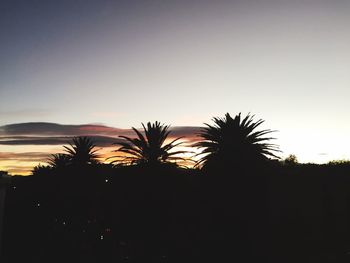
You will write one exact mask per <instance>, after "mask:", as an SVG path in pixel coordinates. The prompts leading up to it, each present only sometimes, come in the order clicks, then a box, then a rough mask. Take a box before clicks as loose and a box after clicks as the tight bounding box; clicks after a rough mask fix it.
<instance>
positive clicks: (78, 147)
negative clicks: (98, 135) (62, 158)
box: [64, 137, 98, 165]
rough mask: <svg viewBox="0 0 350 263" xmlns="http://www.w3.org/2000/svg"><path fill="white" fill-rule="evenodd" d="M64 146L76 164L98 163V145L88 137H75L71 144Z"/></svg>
mask: <svg viewBox="0 0 350 263" xmlns="http://www.w3.org/2000/svg"><path fill="white" fill-rule="evenodd" d="M64 148H65V149H66V153H67V155H68V156H69V158H70V159H71V162H72V164H74V165H86V164H93V163H98V155H97V154H96V152H97V150H96V149H95V148H96V145H95V144H94V142H93V141H92V140H91V139H90V138H88V137H74V138H73V139H72V142H71V143H69V146H64Z"/></svg>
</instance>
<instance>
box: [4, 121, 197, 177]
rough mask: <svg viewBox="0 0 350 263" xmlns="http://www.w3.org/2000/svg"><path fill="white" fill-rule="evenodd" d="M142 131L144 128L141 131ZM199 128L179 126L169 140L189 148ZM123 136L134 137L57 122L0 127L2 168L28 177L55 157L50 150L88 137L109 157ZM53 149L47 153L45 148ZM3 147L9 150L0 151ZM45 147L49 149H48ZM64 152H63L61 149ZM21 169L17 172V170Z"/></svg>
mask: <svg viewBox="0 0 350 263" xmlns="http://www.w3.org/2000/svg"><path fill="white" fill-rule="evenodd" d="M140 130H142V129H140ZM199 130H200V127H192V126H177V127H171V133H170V135H169V139H173V138H175V137H176V138H177V137H184V141H186V142H187V144H188V145H190V144H191V143H192V142H194V141H197V140H198V139H199V138H198V132H199ZM120 135H124V136H129V137H135V132H134V131H133V130H132V129H120V128H115V127H109V126H105V125H99V124H83V125H64V124H58V123H46V122H30V123H17V124H10V125H5V126H0V162H1V163H0V167H1V168H0V169H6V170H8V171H10V172H12V173H21V174H29V172H30V170H31V169H32V167H33V164H34V165H35V164H38V163H45V161H46V160H47V158H48V156H49V155H50V154H52V152H51V150H49V149H51V148H52V147H53V146H57V145H67V144H68V143H69V142H70V140H71V139H72V137H74V136H89V137H90V138H92V139H93V141H94V142H95V144H96V146H98V147H100V149H101V150H102V151H103V152H104V153H103V156H108V155H110V154H108V153H107V152H106V151H107V150H108V149H109V148H110V147H112V146H113V144H114V143H116V142H120V141H121V139H120V138H119V137H118V136H120ZM45 145H47V146H50V147H48V148H47V149H48V150H47V151H44V152H43V151H40V150H42V148H40V147H42V146H45ZM12 146H13V147H17V148H18V147H27V148H26V149H28V147H30V151H25V152H18V150H17V152H10V150H9V147H12ZM1 147H6V151H4V152H1ZM45 148H46V147H45ZM62 150H63V149H62ZM16 167H17V168H18V169H17V168H16Z"/></svg>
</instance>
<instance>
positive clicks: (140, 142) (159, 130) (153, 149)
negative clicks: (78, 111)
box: [113, 121, 185, 164]
mask: <svg viewBox="0 0 350 263" xmlns="http://www.w3.org/2000/svg"><path fill="white" fill-rule="evenodd" d="M142 127H143V130H144V135H143V134H142V133H141V132H140V131H138V130H137V129H135V128H134V127H132V129H133V130H134V132H135V133H136V135H137V138H130V137H127V136H119V137H120V138H123V139H124V141H122V142H117V143H115V144H117V145H119V146H121V147H120V148H119V149H118V150H116V152H122V153H124V154H126V155H125V156H113V158H118V160H117V161H114V162H119V163H121V164H157V163H158V164H159V163H166V162H170V161H176V160H183V158H181V157H179V156H176V155H178V154H181V153H185V151H171V150H172V149H173V148H175V147H176V146H179V145H181V144H182V142H177V141H178V140H180V139H182V137H180V138H177V139H175V140H173V141H171V142H170V143H167V144H165V140H166V139H167V138H168V136H169V134H170V131H169V126H168V125H164V124H161V123H160V122H158V121H156V122H155V123H152V124H151V123H150V122H148V123H147V127H146V126H145V125H144V124H143V123H142Z"/></svg>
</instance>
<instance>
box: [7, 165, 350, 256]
mask: <svg viewBox="0 0 350 263" xmlns="http://www.w3.org/2000/svg"><path fill="white" fill-rule="evenodd" d="M5 200H6V206H5V220H4V236H3V259H2V261H1V262H6V263H10V262H174V263H180V262H181V263H183V262H191V263H193V262H286V263H288V262H293V263H294V262H320V263H322V262H350V166H349V165H328V166H326V165H324V166H317V165H280V164H278V163H275V164H272V165H269V166H266V167H260V168H252V167H250V168H248V167H241V168H239V169H231V170H230V169H225V170H222V171H207V172H203V171H198V170H190V169H188V170H186V169H179V168H176V167H173V166H161V167H153V168H149V167H148V168H147V167H120V168H112V167H110V166H107V165H98V166H91V167H90V166H88V167H79V168H77V167H70V168H65V169H64V170H61V171H47V172H46V173H45V174H38V175H36V176H31V177H22V178H13V180H12V183H11V185H10V186H9V188H8V189H7V194H6V199H5Z"/></svg>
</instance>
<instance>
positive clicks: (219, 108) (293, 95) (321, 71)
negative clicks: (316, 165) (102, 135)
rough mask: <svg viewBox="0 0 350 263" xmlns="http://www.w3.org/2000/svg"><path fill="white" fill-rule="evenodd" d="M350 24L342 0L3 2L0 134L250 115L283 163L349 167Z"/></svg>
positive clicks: (195, 121)
mask: <svg viewBox="0 0 350 263" xmlns="http://www.w3.org/2000/svg"><path fill="white" fill-rule="evenodd" d="M349 25H350V2H349V1H343V0H333V1H324V0H309V1H307V0H304V1H301V0H296V1H282V0H281V1H277V0H268V1H264V0H262V1H250V0H247V1H243V0H241V1H199V0H197V1H194V0H188V1H158V0H150V1H132V0H128V1H51V0H48V1H40V0H35V1H34V0H33V1H16V0H12V1H2V2H1V5H0V30H1V35H0V38H1V39H0V98H1V103H0V125H6V124H11V123H22V122H33V121H46V122H55V123H61V124H87V123H102V124H105V125H108V126H112V127H119V128H129V127H130V126H136V127H140V123H141V122H147V121H154V120H159V121H161V122H165V123H168V124H172V125H174V126H179V125H185V126H188V125H191V126H198V125H202V123H203V122H210V119H211V118H212V117H214V116H223V115H224V113H226V112H230V113H231V115H235V114H237V113H238V112H242V113H243V114H246V113H248V112H251V113H252V114H255V115H256V118H257V119H260V118H262V119H264V120H266V122H265V124H264V125H265V126H264V127H263V128H271V129H274V130H278V133H276V137H277V138H278V141H277V142H278V143H279V144H280V146H281V150H282V151H283V152H284V155H288V154H290V153H294V154H296V155H297V156H298V157H299V159H300V160H301V161H315V162H322V161H327V160H330V159H342V158H347V159H348V158H349V157H350V142H349V139H348V138H349V134H350V122H349V121H348V120H349V116H350V107H349V106H348V98H350V49H349V46H350V30H349ZM1 147H2V146H0V151H3V149H2V148H1Z"/></svg>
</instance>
